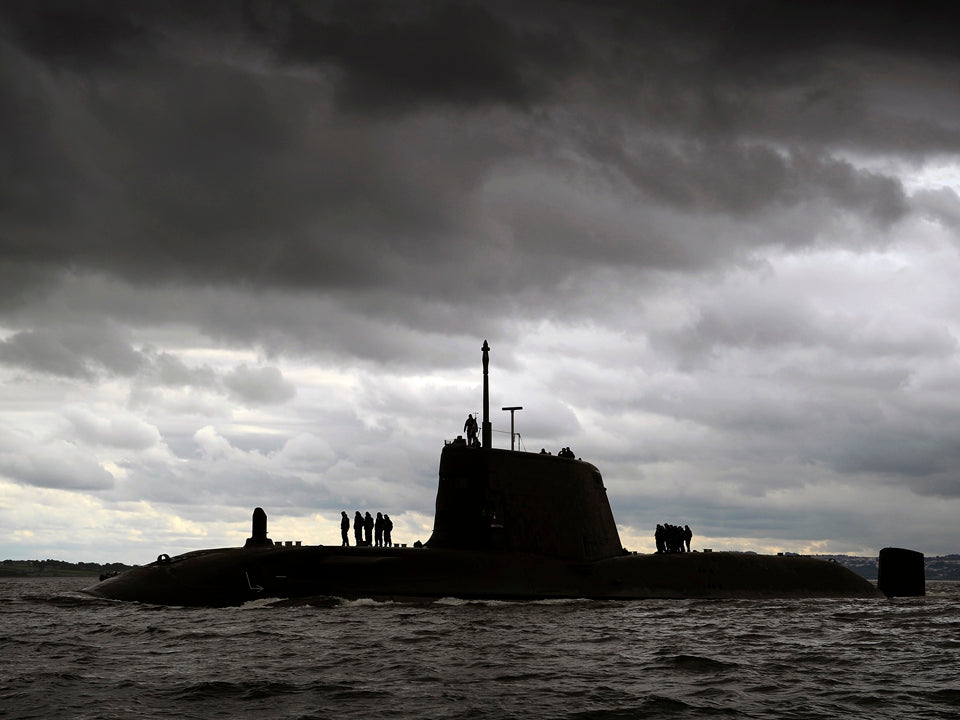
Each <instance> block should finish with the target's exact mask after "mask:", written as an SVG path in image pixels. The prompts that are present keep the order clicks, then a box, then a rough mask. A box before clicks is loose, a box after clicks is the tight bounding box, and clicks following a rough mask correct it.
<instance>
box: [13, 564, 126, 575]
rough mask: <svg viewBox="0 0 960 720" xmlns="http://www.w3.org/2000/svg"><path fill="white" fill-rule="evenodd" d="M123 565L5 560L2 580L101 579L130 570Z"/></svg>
mask: <svg viewBox="0 0 960 720" xmlns="http://www.w3.org/2000/svg"><path fill="white" fill-rule="evenodd" d="M131 567H133V566H132V565H124V564H123V563H103V564H101V563H92V562H81V563H71V562H65V561H63V560H3V561H0V578H25V577H94V578H96V577H100V576H101V575H111V574H113V573H118V572H123V571H124V570H129V569H130V568H131Z"/></svg>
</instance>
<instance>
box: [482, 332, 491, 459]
mask: <svg viewBox="0 0 960 720" xmlns="http://www.w3.org/2000/svg"><path fill="white" fill-rule="evenodd" d="M480 349H481V350H483V425H482V426H481V428H480V432H481V433H482V441H481V446H482V447H483V448H484V449H485V450H489V449H490V447H491V444H492V442H493V438H492V437H491V435H492V434H493V431H492V429H491V427H490V380H489V377H488V373H487V368H488V366H489V365H490V346H489V345H488V344H487V341H486V340H484V341H483V347H482V348H480Z"/></svg>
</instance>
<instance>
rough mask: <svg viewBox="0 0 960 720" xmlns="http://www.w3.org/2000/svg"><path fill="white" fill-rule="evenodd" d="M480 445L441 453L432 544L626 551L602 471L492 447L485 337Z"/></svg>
mask: <svg viewBox="0 0 960 720" xmlns="http://www.w3.org/2000/svg"><path fill="white" fill-rule="evenodd" d="M482 350H483V386H484V394H483V397H484V403H483V414H484V416H483V426H482V427H483V428H484V432H483V443H482V446H481V447H470V446H468V445H467V444H466V443H465V442H463V441H462V440H457V441H454V442H452V443H449V444H447V445H446V446H444V448H443V452H442V453H441V455H440V478H439V484H438V487H437V505H436V515H435V518H434V524H433V535H431V537H430V539H429V540H428V541H427V546H428V547H431V548H451V549H462V550H494V551H506V552H523V553H533V554H537V555H548V556H552V557H558V558H562V559H564V560H569V561H571V562H592V561H594V560H601V559H603V558H609V557H613V556H616V555H621V554H623V547H622V546H621V544H620V535H619V533H618V532H617V526H616V523H615V522H614V519H613V512H612V511H611V509H610V502H609V500H608V499H607V492H606V488H605V487H604V485H603V478H602V477H601V475H600V471H599V470H597V468H596V467H595V466H593V465H591V464H590V463H588V462H584V461H582V460H576V459H574V458H567V457H559V456H556V455H548V454H546V453H528V452H520V451H513V450H495V449H493V448H492V447H490V430H489V428H490V424H489V418H488V412H489V400H488V398H489V393H488V379H487V362H488V361H487V353H488V351H489V346H488V345H487V342H486V341H484V343H483V348H482Z"/></svg>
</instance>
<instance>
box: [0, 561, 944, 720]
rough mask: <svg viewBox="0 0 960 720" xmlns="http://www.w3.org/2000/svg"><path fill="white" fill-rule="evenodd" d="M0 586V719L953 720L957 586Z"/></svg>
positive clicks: (59, 582) (16, 582) (23, 582)
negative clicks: (92, 589)
mask: <svg viewBox="0 0 960 720" xmlns="http://www.w3.org/2000/svg"><path fill="white" fill-rule="evenodd" d="M85 584H88V583H87V582H86V581H84V580H77V579H65V578H52V579H0V716H2V717H5V718H45V719H51V718H78V719H80V718H83V719H90V720H93V719H96V718H124V719H128V718H203V719H205V720H206V719H211V718H231V719H235V718H258V719H263V720H269V719H272V718H303V719H308V718H331V719H333V718H344V719H345V718H351V719H353V718H364V719H366V718H385V719H395V718H417V719H429V718H442V719H449V720H459V719H461V718H463V719H466V718H498V719H499V718H545V719H550V718H558V719H559V718H564V719H574V718H576V719H578V720H579V719H586V718H598V719H600V718H602V719H604V720H614V719H616V720H620V719H622V718H646V717H650V718H717V717H720V718H723V717H729V718H798V719H799V718H804V719H806V718H809V719H818V720H819V719H822V720H828V719H829V720H834V719H835V718H891V719H893V718H896V719H902V718H960V677H958V673H960V587H958V586H957V585H956V584H954V583H938V582H929V583H927V593H928V594H927V596H926V597H922V598H903V599H893V600H888V599H871V600H758V601H745V600H712V601H704V600H674V601H667V600H649V601H629V602H598V601H591V600H566V601H551V602H466V601H460V600H439V601H435V602H423V603H415V604H408V603H393V602H388V603H381V602H372V601H338V600H331V601H330V602H328V603H326V604H324V606H322V607H317V606H299V607H278V606H275V605H273V604H271V603H270V602H269V601H266V600H264V601H259V602H256V603H252V604H248V605H245V606H244V607H241V608H233V609H204V608H201V609H197V608H177V607H157V606H150V605H141V604H138V603H120V602H114V601H107V600H99V599H95V598H91V597H87V596H85V595H83V594H81V593H79V592H77V591H78V590H79V589H80V588H82V587H83V586H84V585H85Z"/></svg>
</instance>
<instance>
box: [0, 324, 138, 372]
mask: <svg viewBox="0 0 960 720" xmlns="http://www.w3.org/2000/svg"><path fill="white" fill-rule="evenodd" d="M0 362H3V363H6V364H10V365H15V366H19V367H24V368H28V369H30V370H35V371H39V372H43V373H49V374H51V375H61V376H64V377H71V378H81V379H93V378H94V377H95V376H96V375H97V374H99V373H101V372H106V373H108V374H111V375H113V374H116V375H125V376H130V375H133V374H134V373H135V372H137V370H138V369H139V368H140V363H141V357H140V355H139V354H138V353H137V352H136V351H134V350H133V349H132V348H131V347H130V344H129V341H128V339H127V337H126V333H125V332H124V331H122V330H121V329H119V328H117V327H113V326H104V325H94V326H84V327H61V328H55V329H43V330H25V331H21V332H18V333H15V334H13V335H11V336H10V337H9V338H7V339H6V340H3V341H0Z"/></svg>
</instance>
